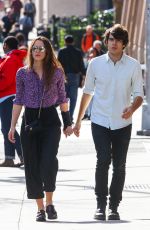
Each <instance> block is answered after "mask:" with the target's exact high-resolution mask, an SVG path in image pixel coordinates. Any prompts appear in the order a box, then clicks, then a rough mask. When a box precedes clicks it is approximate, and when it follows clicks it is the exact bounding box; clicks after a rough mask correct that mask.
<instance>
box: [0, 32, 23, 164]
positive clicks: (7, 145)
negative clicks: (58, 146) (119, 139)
mask: <svg viewBox="0 0 150 230" xmlns="http://www.w3.org/2000/svg"><path fill="white" fill-rule="evenodd" d="M3 50H4V53H5V56H4V57H3V58H1V59H0V119H1V130H2V134H3V137H4V155H5V160H4V162H2V163H1V164H0V167H14V166H15V167H16V166H19V165H21V164H23V155H22V149H21V144H20V137H19V134H18V132H17V131H16V132H15V138H16V142H15V144H12V143H11V142H10V141H9V140H8V131H9V128H10V123H11V114H12V107H13V100H14V98H15V94H16V72H17V70H18V69H19V68H20V67H22V66H23V65H24V64H23V63H24V58H25V57H26V53H27V52H26V51H24V50H18V41H17V39H16V38H15V37H14V36H8V37H6V38H5V39H4V42H3ZM15 151H16V152H17V154H18V157H19V159H20V162H19V164H17V165H16V164H15V163H14V159H15Z"/></svg>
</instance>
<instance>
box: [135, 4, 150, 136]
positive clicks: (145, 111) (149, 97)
mask: <svg viewBox="0 0 150 230" xmlns="http://www.w3.org/2000/svg"><path fill="white" fill-rule="evenodd" d="M145 13H146V14H145V15H146V20H145V22H146V27H145V28H146V86H145V87H146V88H145V90H146V98H145V102H144V103H143V107H142V130H141V131H138V132H137V135H145V136H150V0H146V12H145Z"/></svg>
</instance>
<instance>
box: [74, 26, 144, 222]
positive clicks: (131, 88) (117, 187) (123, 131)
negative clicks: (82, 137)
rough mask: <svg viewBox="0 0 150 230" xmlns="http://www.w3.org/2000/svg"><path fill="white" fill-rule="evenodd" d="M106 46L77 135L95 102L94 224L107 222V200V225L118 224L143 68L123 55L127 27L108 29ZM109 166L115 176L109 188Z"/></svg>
mask: <svg viewBox="0 0 150 230" xmlns="http://www.w3.org/2000/svg"><path fill="white" fill-rule="evenodd" d="M105 43H106V45H107V48H108V53H106V54H104V55H101V56H100V57H97V58H94V59H92V60H91V62H90V64H89V66H88V70H87V76H86V82H85V88H84V93H83V96H82V99H81V104H80V110H79V114H78V118H77V121H76V125H75V127H74V133H75V135H76V136H79V133H80V128H81V120H82V117H83V116H84V113H85V110H86V108H87V106H88V104H89V102H90V100H91V98H92V97H93V104H92V114H91V121H92V125H91V126H92V135H93V140H94V144H95V149H96V153H97V163H96V173H95V182H96V184H95V195H96V199H97V210H96V213H95V215H94V218H95V219H97V220H106V213H105V211H106V206H107V198H108V195H109V213H108V220H119V219H120V216H119V212H118V206H119V203H120V201H121V200H122V191H123V187H124V183H125V174H126V157H127V151H128V146H129V142H130V138H131V130H132V115H133V113H134V112H135V111H136V110H137V109H138V108H139V106H140V105H141V104H142V101H143V80H142V71H141V66H140V63H139V62H138V61H137V60H135V59H133V58H131V57H129V56H128V55H126V54H125V53H124V52H123V50H124V48H125V47H126V45H127V43H128V32H127V30H126V29H125V28H124V27H123V26H121V25H120V24H116V25H114V26H113V27H112V28H110V29H108V30H107V31H106V33H105ZM131 95H132V96H133V102H132V101H131ZM111 162H112V167H113V173H112V179H111V182H110V187H108V172H109V166H110V163H111Z"/></svg>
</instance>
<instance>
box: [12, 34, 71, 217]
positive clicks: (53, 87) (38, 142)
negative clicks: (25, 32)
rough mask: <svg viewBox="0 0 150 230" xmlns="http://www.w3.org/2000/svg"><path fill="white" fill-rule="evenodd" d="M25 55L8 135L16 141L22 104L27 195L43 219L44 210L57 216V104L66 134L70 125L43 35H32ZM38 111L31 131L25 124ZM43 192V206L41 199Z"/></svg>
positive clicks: (59, 74)
mask: <svg viewBox="0 0 150 230" xmlns="http://www.w3.org/2000/svg"><path fill="white" fill-rule="evenodd" d="M28 56H29V64H28V66H26V67H23V68H20V69H19V70H18V72H17V93H16V98H15V101H14V106H13V112H12V121H11V127H10V131H9V134H8V138H9V140H10V141H11V142H12V143H14V142H15V139H14V133H15V126H16V123H17V120H18V117H19V115H20V112H21V109H22V106H24V107H25V111H24V116H23V121H22V125H21V143H22V148H23V155H24V161H25V176H26V185H27V196H28V198H29V199H36V203H37V206H38V212H37V216H36V221H45V220H46V217H45V211H46V213H47V215H48V219H56V218H57V212H56V210H55V208H54V205H53V201H52V198H53V192H54V190H55V184H56V175H57V171H58V160H57V157H56V155H57V152H58V146H59V141H60V135H61V129H60V126H61V122H60V120H59V117H58V114H57V110H56V105H59V106H60V110H61V114H62V119H63V123H64V134H65V135H66V137H67V136H69V135H71V134H72V127H71V120H70V116H69V112H68V104H67V99H66V94H65V86H64V73H63V70H62V68H61V66H60V64H59V62H58V61H57V59H56V57H55V55H54V51H53V48H52V46H51V44H50V42H49V40H48V39H47V38H45V37H37V38H36V39H34V40H33V41H32V43H31V46H30V48H29V54H28ZM40 107H41V109H40ZM39 113H40V118H39V122H40V127H41V128H40V130H38V132H37V133H33V134H32V132H31V133H30V131H31V130H30V129H25V126H28V127H29V126H30V124H31V123H32V122H34V121H35V120H37V118H38V114H39ZM27 130H28V131H27ZM44 192H45V194H44ZM44 195H46V207H45V205H44V202H43V198H44Z"/></svg>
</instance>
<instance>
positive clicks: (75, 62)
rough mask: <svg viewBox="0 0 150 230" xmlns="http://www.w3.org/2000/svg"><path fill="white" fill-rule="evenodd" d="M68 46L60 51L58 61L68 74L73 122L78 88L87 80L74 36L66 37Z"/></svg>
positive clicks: (67, 82) (68, 89)
mask: <svg viewBox="0 0 150 230" xmlns="http://www.w3.org/2000/svg"><path fill="white" fill-rule="evenodd" d="M65 43H66V46H65V47H64V48H62V49H60V50H59V52H58V60H59V61H60V63H61V64H62V67H63V68H64V71H65V74H66V93H67V97H68V98H69V99H70V108H69V111H70V116H71V120H72V122H73V115H74V110H75V107H76V102H77V97H78V88H79V84H80V78H82V83H81V87H82V86H83V84H84V79H85V66H84V62H83V57H82V53H81V50H79V49H77V48H76V47H75V46H74V38H73V36H72V35H66V36H65Z"/></svg>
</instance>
